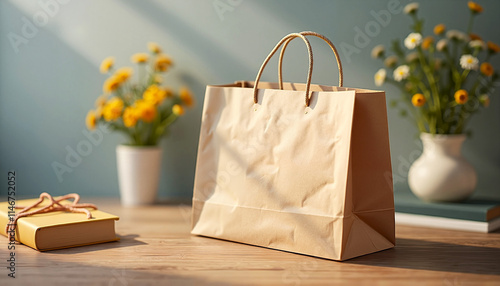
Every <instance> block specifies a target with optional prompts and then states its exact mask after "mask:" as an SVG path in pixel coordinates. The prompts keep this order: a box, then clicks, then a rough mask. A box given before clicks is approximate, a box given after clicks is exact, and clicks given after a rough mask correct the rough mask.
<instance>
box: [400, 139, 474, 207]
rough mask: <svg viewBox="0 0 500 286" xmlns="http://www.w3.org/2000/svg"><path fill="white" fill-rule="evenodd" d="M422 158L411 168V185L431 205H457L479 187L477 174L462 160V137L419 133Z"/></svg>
mask: <svg viewBox="0 0 500 286" xmlns="http://www.w3.org/2000/svg"><path fill="white" fill-rule="evenodd" d="M420 139H422V143H423V146H424V147H423V149H424V150H423V153H422V155H421V156H420V157H419V158H418V159H417V160H416V161H415V162H414V163H413V164H412V165H411V167H410V171H409V173H408V183H409V185H410V189H411V191H412V192H413V193H414V194H415V195H416V196H417V197H419V198H420V199H422V200H424V201H430V202H457V201H461V200H464V199H466V198H467V197H469V196H470V195H471V194H472V193H473V192H474V189H475V188H476V184H477V175H476V171H475V170H474V168H473V167H472V165H471V164H469V162H467V161H466V160H465V159H464V158H463V157H462V152H461V148H462V144H463V142H464V141H465V139H466V136H465V135H464V134H459V135H440V134H439V135H432V134H429V133H422V134H420Z"/></svg>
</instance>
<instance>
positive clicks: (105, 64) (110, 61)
mask: <svg viewBox="0 0 500 286" xmlns="http://www.w3.org/2000/svg"><path fill="white" fill-rule="evenodd" d="M114 64H115V58H113V57H107V58H105V59H104V60H103V61H102V62H101V66H100V67H99V70H100V71H101V73H107V72H108V71H109V70H110V69H111V68H112V67H113V65H114Z"/></svg>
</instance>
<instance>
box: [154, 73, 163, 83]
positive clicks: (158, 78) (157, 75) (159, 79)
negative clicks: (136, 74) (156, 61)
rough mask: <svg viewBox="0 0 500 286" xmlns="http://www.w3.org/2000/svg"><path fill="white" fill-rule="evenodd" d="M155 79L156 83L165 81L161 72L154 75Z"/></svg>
mask: <svg viewBox="0 0 500 286" xmlns="http://www.w3.org/2000/svg"><path fill="white" fill-rule="evenodd" d="M153 81H154V82H155V83H162V82H163V77H162V76H161V75H159V74H155V75H154V76H153Z"/></svg>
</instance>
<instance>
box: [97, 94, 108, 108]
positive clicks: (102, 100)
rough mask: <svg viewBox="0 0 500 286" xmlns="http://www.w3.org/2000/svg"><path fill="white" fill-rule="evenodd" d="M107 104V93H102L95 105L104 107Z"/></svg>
mask: <svg viewBox="0 0 500 286" xmlns="http://www.w3.org/2000/svg"><path fill="white" fill-rule="evenodd" d="M105 104H106V95H104V94H103V95H101V96H99V97H98V98H97V99H96V100H95V107H96V108H98V107H103V106H104V105H105Z"/></svg>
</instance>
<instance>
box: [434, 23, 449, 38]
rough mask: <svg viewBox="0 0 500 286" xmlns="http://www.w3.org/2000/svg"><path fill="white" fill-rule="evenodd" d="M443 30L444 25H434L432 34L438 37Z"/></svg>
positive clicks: (444, 28)
mask: <svg viewBox="0 0 500 286" xmlns="http://www.w3.org/2000/svg"><path fill="white" fill-rule="evenodd" d="M445 30H446V26H445V25H444V24H439V25H436V26H435V27H434V34H436V35H438V36H439V35H441V34H443V33H444V31H445Z"/></svg>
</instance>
